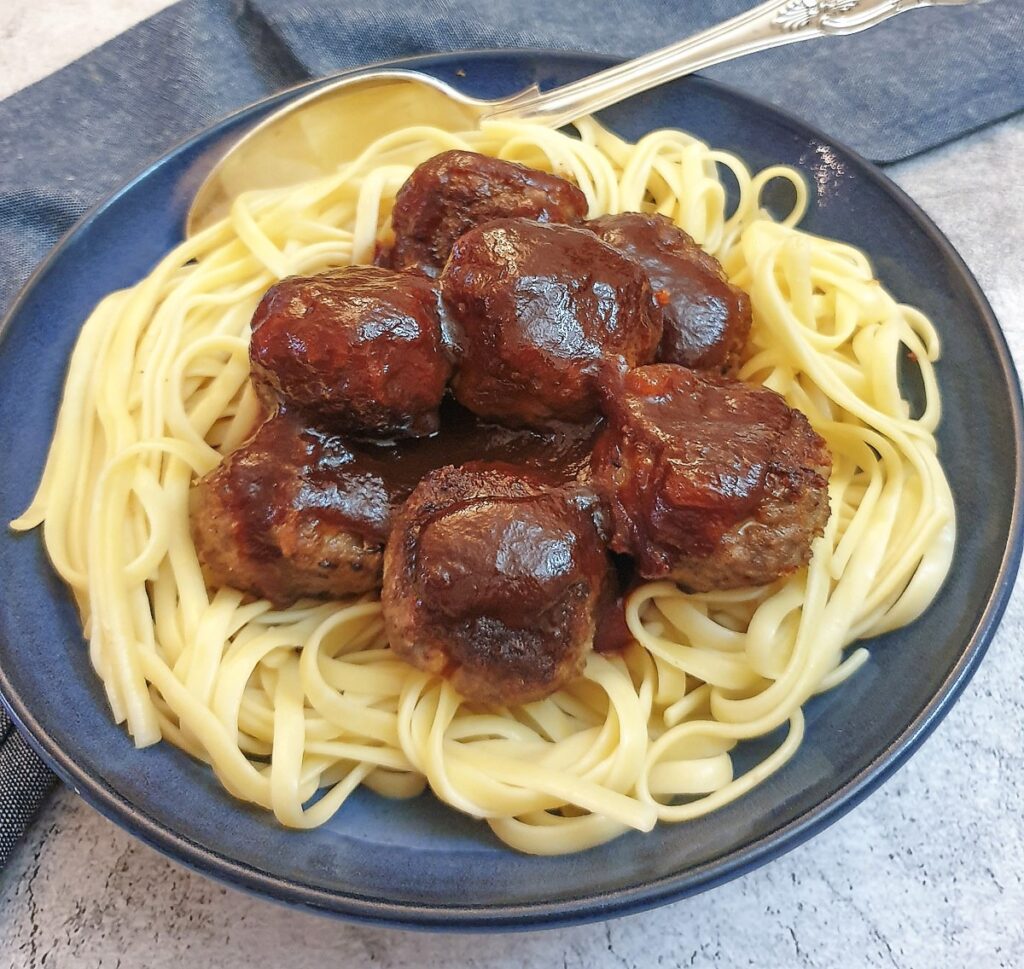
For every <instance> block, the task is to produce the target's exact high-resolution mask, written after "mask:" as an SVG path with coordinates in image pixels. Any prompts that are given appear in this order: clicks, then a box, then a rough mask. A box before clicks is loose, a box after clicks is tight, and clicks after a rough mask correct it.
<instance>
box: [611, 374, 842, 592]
mask: <svg viewBox="0 0 1024 969" xmlns="http://www.w3.org/2000/svg"><path fill="white" fill-rule="evenodd" d="M605 407H606V413H607V416H608V424H607V426H606V428H605V430H604V431H602V433H601V435H600V437H599V438H598V441H597V443H596V445H595V447H594V453H593V456H592V459H591V467H592V472H593V485H594V487H595V488H596V489H597V490H598V492H599V493H600V494H601V495H602V497H603V498H604V499H605V500H606V501H607V502H608V504H609V506H610V508H611V513H612V520H613V527H614V535H613V538H612V542H611V546H612V548H613V549H615V550H616V551H618V552H627V553H629V554H630V555H632V556H634V557H635V560H636V563H637V569H638V570H639V572H640V574H641V575H643V576H644V577H646V578H649V579H656V578H665V577H671V578H673V579H676V580H677V581H679V582H681V583H682V584H684V585H685V586H687V587H688V588H690V589H692V590H694V591H701V592H703V591H708V590H711V589H731V588H737V587H742V586H751V585H761V584H763V583H766V582H771V581H772V580H774V579H777V578H778V577H779V576H782V575H786V574H787V573H789V572H792V571H794V570H795V569H797V568H798V567H799V566H801V565H803V564H804V563H805V562H807V561H808V559H809V558H810V544H811V540H812V539H813V538H815V537H816V536H817V535H820V534H821V533H822V531H823V530H824V527H825V523H826V522H827V521H828V515H829V505H828V476H829V473H830V471H831V458H830V456H829V453H828V449H827V448H826V446H825V442H824V441H823V440H822V439H821V438H820V437H819V436H818V435H817V434H816V433H815V432H814V431H813V430H812V429H811V426H810V424H809V423H808V422H807V418H806V417H804V415H803V414H801V413H800V412H799V411H797V410H793V409H792V408H791V407H789V406H788V405H787V404H786V402H785V400H784V399H783V398H782V397H781V396H779V395H778V394H776V393H775V392H774V391H771V390H768V389H766V388H764V387H757V386H753V385H749V384H744V383H741V382H740V381H737V380H730V379H728V378H726V377H721V376H712V375H704V374H700V373H697V372H695V371H692V370H688V369H686V368H684V367H677V366H671V365H668V364H656V365H654V366H650V367H641V368H639V369H637V370H634V371H632V372H631V373H629V374H627V375H626V376H625V377H624V378H623V380H622V386H621V387H619V388H617V392H615V393H612V392H609V393H608V395H607V398H606V402H605Z"/></svg>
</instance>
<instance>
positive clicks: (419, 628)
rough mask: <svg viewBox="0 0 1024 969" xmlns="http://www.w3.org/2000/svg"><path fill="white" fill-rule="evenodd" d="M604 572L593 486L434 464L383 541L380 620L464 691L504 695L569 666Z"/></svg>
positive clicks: (425, 665)
mask: <svg viewBox="0 0 1024 969" xmlns="http://www.w3.org/2000/svg"><path fill="white" fill-rule="evenodd" d="M611 581H612V573H611V566H610V561H609V559H608V556H607V554H606V553H605V551H604V547H603V542H602V539H601V535H600V533H599V530H598V525H597V521H596V500H595V497H594V495H593V494H591V493H588V492H585V491H583V490H582V489H578V488H566V487H554V486H552V485H551V484H550V483H549V482H548V481H547V480H546V479H544V478H542V477H538V476H536V475H530V474H529V473H528V472H525V471H523V470H522V469H516V468H512V467H510V466H501V467H499V466H495V467H493V468H468V467H467V468H454V467H448V468H442V469H440V470H438V471H435V472H433V473H432V474H430V475H428V476H427V477H426V478H424V479H423V481H421V482H420V484H419V486H418V487H417V488H416V490H415V491H413V493H412V495H411V496H410V497H409V500H408V501H407V502H406V503H405V505H404V506H403V507H402V509H401V511H400V512H399V513H398V514H397V516H396V519H395V526H394V530H393V531H392V533H391V538H390V539H389V541H388V543H387V548H386V550H385V553H384V591H383V593H382V596H381V598H382V601H383V605H384V622H385V626H386V628H387V632H388V637H389V639H390V642H391V648H392V649H393V650H394V651H395V653H396V654H397V655H398V656H400V657H401V658H402V659H404V660H406V661H407V662H409V663H411V664H412V665H414V666H416V667H418V668H420V669H422V670H427V671H428V672H431V673H436V674H440V675H442V676H445V677H447V678H448V679H449V680H450V681H451V683H452V685H453V686H454V687H455V688H456V689H457V690H458V691H459V692H460V693H461V694H462V695H463V696H464V697H466V698H467V699H469V700H473V701H477V702H480V703H491V704H504V705H511V704H517V703H527V702H529V701H531V700H539V699H540V698H542V697H545V696H548V695H549V694H550V693H553V692H554V691H555V690H557V689H559V687H561V686H562V685H563V684H565V683H566V682H568V681H569V680H571V679H572V678H573V677H575V676H577V675H578V674H579V673H580V671H581V670H582V668H583V663H584V659H585V657H586V654H587V652H589V650H590V649H591V647H592V645H593V641H594V631H595V613H596V611H597V607H598V605H599V604H600V603H602V602H603V601H604V600H605V599H606V598H607V596H608V589H609V583H610V582H611Z"/></svg>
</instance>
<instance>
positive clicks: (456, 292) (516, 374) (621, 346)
mask: <svg viewBox="0 0 1024 969" xmlns="http://www.w3.org/2000/svg"><path fill="white" fill-rule="evenodd" d="M441 294H442V297H443V299H444V302H445V306H446V308H447V311H448V313H449V315H450V317H451V319H450V321H449V325H450V328H451V332H450V338H451V341H452V343H453V345H454V348H455V355H456V374H455V377H454V378H453V381H452V389H453V391H454V393H455V396H456V398H457V399H458V401H459V402H460V403H461V404H462V405H463V406H464V407H468V408H469V409H470V410H471V411H473V412H474V413H476V414H480V415H481V416H483V417H489V418H492V419H494V420H498V421H500V422H502V423H505V424H509V425H513V426H518V425H529V426H543V425H545V424H547V423H549V422H551V421H554V420H561V421H582V420H586V419H587V418H588V417H590V416H591V415H592V414H593V413H594V412H595V411H596V410H597V405H598V401H599V390H598V384H599V383H600V380H601V379H603V375H604V373H605V372H606V371H608V370H612V371H615V370H618V369H624V368H627V367H635V366H637V365H639V364H644V363H649V362H650V361H652V360H653V359H654V353H655V350H656V349H657V346H658V341H659V340H660V339H661V327H662V325H661V320H660V319H658V318H657V317H656V315H655V314H654V312H653V311H652V304H651V289H650V285H649V284H648V282H647V276H646V274H645V273H644V271H643V270H642V269H641V268H640V266H639V265H638V264H637V263H636V262H635V261H633V260H632V259H629V258H628V257H626V256H624V255H622V253H620V252H618V251H617V250H615V249H613V248H612V247H611V246H607V245H605V244H604V243H603V242H601V241H600V240H599V239H598V238H597V237H596V236H594V234H593V233H591V232H587V231H585V230H583V229H574V228H571V227H569V226H564V225H545V224H543V223H540V222H531V221H529V220H526V219H499V220H496V221H494V222H490V223H488V224H487V225H485V226H481V227H480V228H478V229H473V230H471V231H470V232H467V233H466V234H465V235H464V236H463V237H462V238H461V239H459V241H458V242H457V243H456V244H455V247H454V248H453V249H452V254H451V258H450V259H449V260H448V264H447V265H446V266H445V269H444V273H443V274H442V275H441Z"/></svg>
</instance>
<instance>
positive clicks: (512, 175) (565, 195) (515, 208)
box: [377, 151, 587, 276]
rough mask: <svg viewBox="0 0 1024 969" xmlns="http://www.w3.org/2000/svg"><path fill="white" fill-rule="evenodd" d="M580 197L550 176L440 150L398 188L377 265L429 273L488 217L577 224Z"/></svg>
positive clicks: (583, 204)
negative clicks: (388, 239) (387, 242)
mask: <svg viewBox="0 0 1024 969" xmlns="http://www.w3.org/2000/svg"><path fill="white" fill-rule="evenodd" d="M586 214H587V199H586V197H585V196H584V194H583V193H582V192H581V191H580V190H579V189H578V188H577V187H576V186H575V185H573V184H572V183H571V182H567V181H566V180H565V179H564V178H559V177H558V176H557V175H549V174H548V173H547V172H541V171H538V170H537V169H535V168H526V167H525V166H524V165H517V164H515V163H514V162H508V161H502V160H501V159H500V158H489V157H488V156H487V155H478V154H476V153H475V152H472V151H446V152H443V153H442V154H440V155H435V156H434V157H433V158H430V159H428V160H427V161H425V162H424V163H423V164H422V165H420V166H419V167H418V168H417V169H416V170H415V171H414V172H413V173H412V174H411V175H410V176H409V177H408V179H406V182H405V184H404V185H403V186H402V187H401V189H399V192H398V196H397V198H396V199H395V208H394V211H393V212H392V213H391V226H392V228H393V229H394V233H395V241H394V244H393V245H392V247H391V248H390V249H384V250H382V251H381V252H380V253H379V254H378V260H377V261H378V262H379V263H380V264H381V265H386V266H391V267H392V268H394V269H419V270H420V271H421V272H424V273H426V274H427V275H429V276H436V275H437V274H438V273H439V272H440V271H441V267H442V266H444V264H445V261H446V260H447V259H448V253H449V252H451V249H452V246H453V245H454V243H455V240H456V239H458V238H459V236H461V235H462V234H463V233H464V232H467V231H468V230H469V229H472V228H473V227H474V226H478V225H483V223H485V222H490V221H491V220H492V219H501V218H513V217H519V218H524V219H536V220H538V221H539V222H576V221H578V220H579V219H582V218H584V216H586Z"/></svg>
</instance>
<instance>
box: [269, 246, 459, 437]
mask: <svg viewBox="0 0 1024 969" xmlns="http://www.w3.org/2000/svg"><path fill="white" fill-rule="evenodd" d="M249 358H250V362H251V366H252V380H253V383H254V385H255V386H256V389H257V391H258V392H259V394H260V396H261V398H262V399H263V400H264V401H265V402H267V403H269V404H270V405H271V406H273V405H274V404H275V403H276V402H280V403H282V404H284V405H285V406H286V407H289V408H292V409H294V410H299V411H302V412H305V413H307V414H312V415H315V417H316V419H317V420H318V421H320V422H323V423H325V424H327V425H329V426H330V427H332V428H333V429H336V430H340V431H344V432H347V433H352V434H357V435H371V436H381V437H394V436H403V435H407V436H417V435H422V434H432V433H433V432H434V431H436V430H437V427H438V416H437V409H438V406H439V405H440V403H441V398H442V397H443V396H444V392H445V386H446V384H447V382H448V378H449V376H450V375H451V364H450V362H449V360H448V358H447V356H446V355H445V350H444V348H443V346H442V344H441V330H440V324H439V321H438V306H437V292H436V289H435V287H434V284H433V283H431V282H430V280H428V279H425V278H424V277H423V276H421V275H419V274H418V273H396V272H392V271H391V270H389V269H380V268H378V267H376V266H350V267H347V268H345V269H335V270H331V271H330V272H325V273H320V274H319V275H317V276H305V277H303V276H296V277H292V278H290V279H285V280H282V281H281V282H280V283H278V284H277V285H276V286H274V287H272V288H271V289H270V290H269V292H268V293H267V294H266V295H265V296H264V297H263V300H262V301H261V302H260V305H259V306H258V307H257V309H256V314H255V316H254V317H253V321H252V340H251V342H250V344H249Z"/></svg>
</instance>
